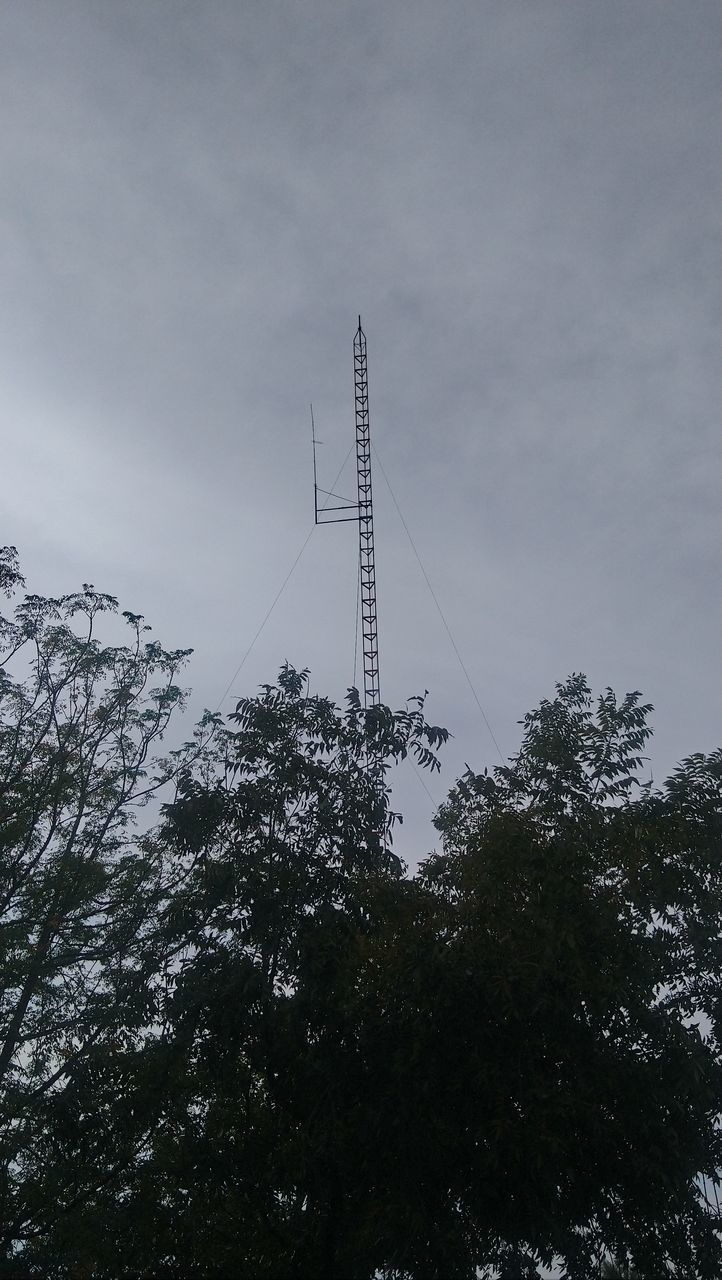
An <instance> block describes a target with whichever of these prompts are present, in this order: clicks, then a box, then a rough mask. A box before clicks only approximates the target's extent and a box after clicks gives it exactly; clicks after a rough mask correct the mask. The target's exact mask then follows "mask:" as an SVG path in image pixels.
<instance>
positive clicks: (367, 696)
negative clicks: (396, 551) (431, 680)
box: [353, 316, 381, 707]
mask: <svg viewBox="0 0 722 1280" xmlns="http://www.w3.org/2000/svg"><path fill="white" fill-rule="evenodd" d="M353 363H354V385H355V407H356V474H357V482H358V522H359V562H360V569H361V632H362V636H363V667H364V705H365V706H366V707H375V706H377V705H378V703H379V701H380V697H381V693H380V687H379V645H378V622H377V616H376V563H375V559H374V512H373V493H372V489H371V437H370V433H369V391H368V369H367V365H366V336H365V334H364V331H363V329H362V328H361V317H360V316H359V325H358V329H357V331H356V336H355V338H354V344H353Z"/></svg>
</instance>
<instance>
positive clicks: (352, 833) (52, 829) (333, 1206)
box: [0, 548, 722, 1280]
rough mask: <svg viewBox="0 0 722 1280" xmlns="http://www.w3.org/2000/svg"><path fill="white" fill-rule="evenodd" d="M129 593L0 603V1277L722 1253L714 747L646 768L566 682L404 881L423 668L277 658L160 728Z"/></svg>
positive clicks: (669, 1265)
mask: <svg viewBox="0 0 722 1280" xmlns="http://www.w3.org/2000/svg"><path fill="white" fill-rule="evenodd" d="M23 587H24V583H23V580H22V576H21V574H20V570H19V566H18V561H17V556H16V554H15V553H14V551H13V549H12V548H6V549H5V550H4V551H3V552H2V553H0V590H2V591H4V592H5V593H6V594H8V595H12V594H13V592H14V593H16V594H17V593H18V592H21V591H22V590H23ZM117 610H118V606H117V602H116V601H115V600H114V599H113V598H112V597H110V596H106V595H103V594H101V593H99V592H96V591H95V589H94V588H93V587H91V586H85V587H84V588H83V590H82V591H81V592H79V593H75V594H72V595H67V596H62V597H58V598H53V599H44V598H42V597H39V596H33V595H24V596H23V597H22V598H21V600H20V603H19V604H18V606H17V607H16V609H15V610H14V612H13V614H12V615H10V616H8V617H6V618H3V619H2V620H1V621H0V642H1V643H2V646H3V653H4V654H5V657H4V658H3V659H2V666H1V667H0V709H1V711H2V716H1V717H0V1276H2V1275H7V1276H8V1277H13V1278H15V1277H17V1278H18V1280H22V1278H23V1277H26V1278H27V1280H30V1278H31V1277H43V1278H46V1277H49V1278H51V1280H52V1278H55V1280H71V1278H72V1280H75V1278H76V1277H78V1278H80V1277H82V1278H83V1280H115V1278H116V1277H118V1276H128V1277H130V1276H147V1277H149V1280H150V1278H151V1277H153V1278H154V1277H163V1276H165V1277H169V1278H171V1277H178V1278H180V1277H184V1278H185V1277H193V1276H196V1277H204V1278H208V1280H221V1277H225V1276H231V1275H232V1276H234V1277H235V1276H238V1277H248V1280H251V1278H253V1280H255V1278H256V1277H268V1278H269V1280H293V1278H294V1277H295V1278H296V1280H305V1278H308V1280H310V1278H311V1277H313V1278H314V1280H316V1277H324V1276H325V1277H348V1278H349V1280H353V1278H354V1277H356V1278H357V1280H372V1278H373V1277H377V1276H383V1277H386V1278H387V1280H432V1278H436V1280H446V1277H450V1276H454V1277H468V1280H472V1278H475V1277H476V1276H477V1275H483V1276H484V1277H485V1278H487V1280H490V1278H491V1277H503V1278H505V1280H513V1278H515V1277H516V1280H519V1277H531V1276H535V1275H539V1274H540V1271H539V1268H540V1267H541V1265H542V1264H546V1265H550V1264H551V1263H552V1261H553V1260H556V1264H557V1266H558V1267H559V1269H560V1272H561V1273H563V1274H564V1275H565V1276H567V1277H569V1280H589V1278H590V1277H595V1276H596V1277H601V1276H602V1275H608V1274H609V1275H611V1274H621V1275H629V1276H630V1277H631V1276H632V1275H634V1276H635V1277H636V1276H640V1277H644V1278H646V1280H662V1278H663V1277H668V1278H669V1280H671V1278H672V1277H677V1278H678V1280H681V1278H684V1280H692V1278H693V1277H694V1280H714V1277H716V1276H717V1275H718V1274H719V1268H720V1263H721V1261H722V1255H721V1251H720V1219H719V1211H718V1207H717V1203H716V1186H717V1184H718V1182H719V1177H720V1174H719V1171H720V1168H722V1139H721V1137H720V1127H719V1113H720V1092H721V1086H722V1075H721V1062H720V1035H721V1023H720V1019H721V1017H722V999H721V991H720V976H719V975H720V972H722V963H721V962H722V955H721V954H720V948H721V946H722V932H721V930H720V919H721V917H722V900H721V897H720V894H721V891H722V880H721V877H720V849H721V847H722V842H721V840H720V837H721V835H722V752H715V753H712V754H711V755H708V756H704V755H695V756H692V757H690V758H689V759H687V760H685V761H683V762H682V763H681V764H680V765H679V766H678V768H677V769H676V771H675V773H674V774H673V775H672V777H671V778H670V779H669V780H668V781H667V782H666V783H665V784H664V785H663V786H662V787H661V788H659V789H655V788H654V787H653V786H652V784H651V782H650V781H649V780H648V779H647V777H646V774H647V769H646V759H645V751H646V748H647V742H648V739H649V734H650V730H649V726H648V716H649V712H650V711H651V708H650V706H649V705H648V704H645V703H643V702H642V699H641V695H640V694H639V693H636V692H635V693H631V694H627V695H626V697H624V698H622V699H621V700H617V699H616V698H615V696H614V694H613V693H612V691H611V690H609V689H608V690H606V691H605V692H604V693H603V694H602V695H601V696H600V697H599V698H597V699H596V700H595V699H593V697H592V693H591V691H590V689H589V687H588V685H587V682H586V681H585V679H584V677H583V676H581V675H575V676H572V677H571V678H570V679H568V680H567V681H565V682H563V683H561V684H559V685H558V686H557V688H556V692H555V694H554V696H553V697H552V698H550V699H547V700H544V701H543V702H542V703H541V704H540V706H539V707H538V708H537V709H536V710H534V711H532V712H530V713H529V715H527V716H526V717H525V719H524V721H523V722H522V740H521V745H520V748H519V751H518V752H517V754H516V755H515V756H514V757H512V759H511V760H510V761H509V762H508V763H507V764H505V765H502V766H497V767H496V768H494V769H492V770H491V771H486V770H483V771H480V772H475V771H474V770H473V769H472V768H469V767H467V770H466V772H465V773H464V775H463V777H462V778H460V779H459V780H458V782H457V783H456V784H455V786H454V787H452V789H451V791H450V793H449V796H448V798H447V800H446V802H445V803H444V804H443V805H442V806H441V807H440V809H439V812H438V814H437V816H436V819H435V825H436V829H437V833H438V836H439V840H440V845H439V848H438V849H437V851H436V852H434V853H433V854H431V855H430V856H428V857H427V858H426V859H425V860H424V861H423V862H422V863H421V865H420V867H419V869H418V871H417V872H416V873H414V874H409V872H408V871H407V869H406V868H405V867H404V866H403V864H402V863H401V861H400V859H399V858H397V857H396V856H395V854H394V852H393V844H392V838H393V831H394V824H395V821H397V820H398V815H395V814H393V812H392V810H391V805H390V799H391V797H390V773H389V771H390V769H391V767H392V766H393V764H394V763H396V762H398V761H401V760H403V759H404V758H405V757H407V756H411V757H412V758H413V759H414V760H415V761H416V763H417V764H419V765H420V766H421V767H424V768H429V769H436V768H438V765H439V761H438V754H437V753H438V750H439V748H441V747H442V746H443V744H444V741H445V740H446V737H447V733H446V730H444V729H441V728H439V727H438V726H433V725H429V724H428V723H427V722H426V719H425V715H424V698H423V697H422V698H416V699H411V700H410V701H409V703H408V704H407V705H406V706H405V707H403V708H402V709H400V710H398V711H392V710H391V709H390V708H388V707H379V708H374V709H373V710H371V711H366V710H364V709H363V708H362V706H361V704H360V700H359V696H358V692H357V691H356V690H350V691H349V694H348V697H347V699H346V703H345V705H344V706H343V707H341V708H339V707H338V706H336V705H335V704H334V703H333V702H332V701H330V700H329V699H327V698H324V697H321V696H318V695H316V694H314V693H312V692H311V691H310V688H309V676H308V672H307V671H305V670H296V669H295V668H293V667H292V666H289V665H285V666H284V667H283V668H282V670H281V671H280V673H279V676H278V679H277V681H276V683H274V684H266V685H263V686H261V688H260V690H259V692H258V693H257V695H256V696H254V697H246V698H242V699H240V700H239V701H238V703H237V705H236V707H235V709H234V711H233V712H232V713H231V715H230V716H229V717H227V718H225V719H224V718H222V717H220V716H219V715H217V714H215V715H211V714H208V713H207V714H206V715H205V716H204V717H203V719H202V721H201V723H200V725H199V726H198V728H197V730H196V731H195V733H194V735H193V736H192V738H191V740H190V741H189V742H188V743H186V744H185V745H184V746H182V747H181V748H179V749H178V750H176V751H171V752H167V753H166V754H165V755H160V754H159V749H160V746H161V743H162V740H163V737H164V735H165V734H166V733H167V731H168V728H169V725H170V724H171V721H172V719H173V717H174V716H175V715H176V714H177V712H178V711H180V710H181V709H182V706H183V700H184V695H183V691H182V687H181V684H180V677H181V672H182V671H183V668H184V666H185V663H186V661H187V659H188V657H189V651H188V650H172V651H166V650H165V649H163V648H162V647H161V646H160V645H159V644H158V643H157V642H155V641H153V640H150V639H149V638H148V630H147V628H146V627H145V624H144V622H143V620H142V618H141V617H140V616H139V615H137V614H133V613H125V614H123V615H121V616H122V618H123V620H124V621H123V626H124V627H125V628H127V635H128V637H129V639H128V641H127V642H126V643H125V644H110V643H107V642H106V641H104V640H103V639H102V633H103V627H104V624H105V623H106V622H108V621H109V620H112V617H113V615H117ZM113 625H116V624H113ZM151 796H157V797H158V799H159V801H161V802H162V805H161V808H160V810H158V809H157V806H156V807H155V808H154V817H153V818H152V819H151V820H149V821H147V822H146V823H145V824H144V825H141V823H140V822H139V821H138V814H139V811H140V810H141V809H142V807H143V806H144V805H145V804H147V802H148V800H149V798H150V797H151Z"/></svg>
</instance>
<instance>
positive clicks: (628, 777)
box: [392, 677, 722, 1280]
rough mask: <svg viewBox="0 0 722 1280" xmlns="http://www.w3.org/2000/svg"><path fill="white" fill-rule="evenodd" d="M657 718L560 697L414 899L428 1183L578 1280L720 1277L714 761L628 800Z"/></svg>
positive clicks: (499, 1242) (487, 1226)
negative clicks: (620, 1264) (612, 1273)
mask: <svg viewBox="0 0 722 1280" xmlns="http://www.w3.org/2000/svg"><path fill="white" fill-rule="evenodd" d="M650 709H651V708H650V707H648V706H644V705H641V703H640V699H639V695H638V694H629V695H627V697H626V698H625V699H624V700H623V701H622V702H621V703H617V702H616V700H615V698H614V696H613V694H612V692H611V690H607V692H606V693H605V694H604V695H602V697H601V698H600V699H599V701H598V704H597V707H596V714H595V713H594V710H593V707H592V702H591V696H590V691H589V689H588V686H587V684H586V682H585V680H584V679H583V678H582V677H573V678H571V679H570V680H568V681H567V682H566V683H565V684H563V685H559V686H558V687H557V694H556V697H555V698H554V699H553V700H551V701H545V702H543V703H542V704H541V706H540V707H539V709H538V710H537V711H535V712H532V713H531V714H529V715H528V716H527V717H526V719H525V721H524V739H523V743H522V747H521V750H520V752H519V754H518V755H517V757H516V758H515V759H514V760H512V761H511V763H510V764H509V765H508V766H505V767H503V768H497V769H496V770H495V771H494V775H493V776H489V775H488V774H486V773H484V774H481V775H479V774H474V773H473V772H471V771H468V772H467V773H466V775H465V776H464V778H462V779H461V780H460V782H459V783H458V784H457V786H456V788H454V790H453V791H452V793H451V795H450V797H449V800H448V802H447V803H446V805H445V806H443V807H442V810H441V811H440V813H439V815H438V818H437V826H438V829H439V831H440V832H441V834H442V836H443V841H444V848H443V851H442V852H441V853H440V854H437V855H435V856H433V857H432V858H430V859H428V860H427V862H426V864H425V865H424V866H423V868H422V871H421V876H420V878H421V881H422V884H423V885H424V886H425V887H426V888H427V889H428V891H429V893H430V894H431V895H432V896H433V897H434V899H435V901H436V908H435V913H434V928H433V936H434V940H435V942H436V946H435V948H434V947H432V948H430V947H429V946H428V943H427V944H425V945H424V954H425V956H426V964H425V966H424V969H423V973H422V974H421V975H420V977H419V980H418V984H415V985H414V986H413V987H412V989H411V990H410V991H408V992H407V995H406V998H407V999H408V1000H410V1001H412V1002H417V1003H419V1004H421V1007H422V1009H425V1011H426V1013H427V1015H428V1016H427V1017H426V1019H423V1017H422V1021H421V1024H420V1025H424V1024H425V1025H426V1027H427V1033H426V1035H425V1036H423V1038H422V1040H421V1043H420V1046H419V1048H418V1050H417V1051H418V1052H419V1053H420V1055H421V1057H422V1060H423V1063H424V1075H423V1080H424V1087H429V1084H430V1082H431V1088H432V1091H433V1095H434V1105H435V1110H436V1113H437V1116H439V1117H440V1118H443V1123H440V1124H439V1125H438V1138H437V1140H436V1141H435V1143H434V1146H433V1148H432V1149H430V1150H429V1152H428V1160H429V1163H430V1164H433V1166H434V1167H435V1168H436V1169H438V1170H443V1173H442V1174H441V1180H442V1183H443V1185H444V1186H445V1187H449V1188H450V1191H449V1195H450V1197H451V1199H452V1201H453V1202H454V1203H455V1204H456V1205H457V1206H458V1207H459V1212H460V1215H461V1217H462V1219H463V1221H464V1223H465V1225H466V1227H467V1230H468V1231H469V1234H470V1235H471V1234H472V1232H473V1231H476V1232H477V1233H478V1238H479V1239H480V1240H482V1239H483V1238H484V1235H486V1236H487V1237H491V1238H494V1239H495V1247H496V1251H497V1253H498V1256H499V1257H502V1256H503V1254H504V1251H505V1250H508V1249H510V1248H511V1249H526V1250H527V1251H528V1252H529V1253H531V1254H532V1256H535V1257H536V1258H538V1259H541V1260H544V1261H545V1262H547V1263H549V1262H550V1260H551V1257H552V1255H557V1256H558V1257H561V1258H562V1259H563V1260H564V1261H565V1264H566V1268H567V1272H568V1274H569V1275H570V1276H572V1277H575V1278H576V1277H579V1278H580V1280H581V1278H582V1277H584V1278H585V1280H586V1277H588V1276H590V1275H593V1274H595V1269H596V1270H598V1269H599V1266H600V1265H601V1259H602V1258H603V1257H604V1256H605V1255H606V1254H607V1253H608V1252H609V1253H613V1254H615V1255H618V1256H621V1257H625V1258H627V1259H628V1261H629V1263H630V1264H631V1265H633V1266H636V1268H637V1270H638V1272H639V1274H640V1275H641V1276H644V1277H650V1278H654V1280H659V1278H660V1277H663V1276H665V1275H668V1276H672V1275H675V1276H679V1275H681V1276H684V1277H690V1278H691V1277H693V1276H694V1277H697V1278H698V1280H699V1278H701V1277H713V1276H716V1275H717V1274H718V1273H719V1266H720V1236H719V1227H720V1222H719V1216H718V1214H717V1213H716V1212H714V1211H713V1210H712V1208H711V1206H710V1205H709V1204H708V1203H707V1202H706V1201H705V1198H704V1196H703V1195H702V1194H701V1189H700V1178H701V1177H703V1176H706V1177H709V1178H712V1179H714V1178H716V1179H717V1180H719V1169H720V1166H721V1164H722V1159H721V1157H722V1146H721V1143H720V1130H719V1113H720V1085H721V1081H722V1077H721V1074H720V1053H719V1048H720V1043H719V1029H720V1025H719V1012H720V977H719V975H720V959H721V958H722V957H721V956H720V919H721V916H722V911H721V908H722V900H721V897H720V891H721V889H722V879H721V877H720V835H721V834H722V823H721V820H722V753H720V752H716V753H714V754H713V755H711V756H709V757H703V756H694V757H692V758H691V759H689V760H687V761H685V762H683V764H682V765H680V767H679V768H678V770H677V771H676V773H675V775H674V776H673V777H672V778H671V779H670V780H669V782H667V783H666V784H665V786H664V788H663V789H662V790H661V791H660V792H654V791H653V790H652V788H651V785H650V784H640V781H639V778H640V771H641V768H642V765H643V758H642V753H643V750H644V745H645V742H646V740H647V738H648V736H649V732H650V731H649V729H648V727H647V723H646V720H647V715H648V712H649V711H650ZM427 993H428V994H427ZM415 1034H416V1035H417V1036H418V1034H419V1029H418V1028H417V1029H416V1030H415ZM392 1106H393V1103H392ZM410 1106H411V1108H412V1110H413V1108H414V1107H416V1106H417V1102H416V1099H415V1098H414V1099H413V1100H412V1101H411V1103H410ZM492 1256H493V1255H492ZM473 1260H474V1261H480V1259H479V1257H478V1255H477V1257H476V1259H473ZM470 1274H472V1273H471V1271H470Z"/></svg>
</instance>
